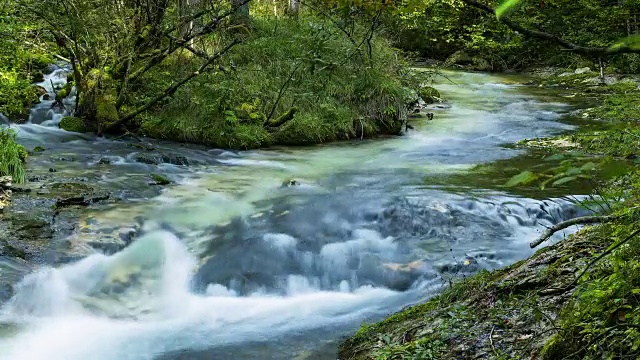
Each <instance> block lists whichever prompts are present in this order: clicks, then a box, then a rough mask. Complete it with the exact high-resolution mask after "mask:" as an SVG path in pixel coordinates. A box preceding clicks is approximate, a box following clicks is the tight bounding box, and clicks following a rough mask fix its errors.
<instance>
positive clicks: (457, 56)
mask: <svg viewBox="0 0 640 360" xmlns="http://www.w3.org/2000/svg"><path fill="white" fill-rule="evenodd" d="M445 63H446V64H448V65H469V64H471V63H473V59H472V58H471V56H469V54H467V53H466V52H464V51H463V50H458V51H456V52H454V53H453V54H451V56H449V57H448V58H447V60H446V61H445Z"/></svg>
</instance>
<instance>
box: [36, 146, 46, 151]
mask: <svg viewBox="0 0 640 360" xmlns="http://www.w3.org/2000/svg"><path fill="white" fill-rule="evenodd" d="M45 150H46V149H45V148H44V147H42V146H36V147H34V148H33V152H43V151H45Z"/></svg>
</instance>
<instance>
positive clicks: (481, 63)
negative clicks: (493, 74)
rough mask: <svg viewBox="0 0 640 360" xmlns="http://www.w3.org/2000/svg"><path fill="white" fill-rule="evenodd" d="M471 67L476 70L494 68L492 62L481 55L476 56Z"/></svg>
mask: <svg viewBox="0 0 640 360" xmlns="http://www.w3.org/2000/svg"><path fill="white" fill-rule="evenodd" d="M471 67H472V69H473V70H476V71H490V70H491V69H492V66H491V63H489V62H488V61H487V60H486V59H483V58H481V57H474V58H473V59H472V65H471Z"/></svg>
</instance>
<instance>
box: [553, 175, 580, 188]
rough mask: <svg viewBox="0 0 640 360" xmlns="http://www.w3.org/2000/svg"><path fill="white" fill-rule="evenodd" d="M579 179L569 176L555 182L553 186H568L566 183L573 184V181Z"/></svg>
mask: <svg viewBox="0 0 640 360" xmlns="http://www.w3.org/2000/svg"><path fill="white" fill-rule="evenodd" d="M577 178H578V177H577V176H567V177H563V178H562V179H560V180H558V181H555V182H554V183H553V186H558V185H562V184H566V183H568V182H571V181H573V180H575V179H577Z"/></svg>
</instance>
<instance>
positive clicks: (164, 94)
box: [106, 39, 240, 132]
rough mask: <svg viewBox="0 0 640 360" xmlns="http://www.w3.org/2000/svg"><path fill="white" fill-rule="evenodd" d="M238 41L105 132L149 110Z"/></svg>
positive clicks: (237, 41) (113, 124)
mask: <svg viewBox="0 0 640 360" xmlns="http://www.w3.org/2000/svg"><path fill="white" fill-rule="evenodd" d="M239 43H240V40H237V39H236V40H234V41H233V42H232V43H231V44H229V45H227V46H226V47H225V48H224V49H222V50H220V51H218V52H217V53H215V54H214V55H213V56H211V57H209V58H208V59H207V61H205V62H204V63H203V64H202V65H201V66H200V67H199V68H198V70H196V71H194V72H192V73H191V74H189V75H187V76H185V77H184V78H183V79H182V80H180V81H179V82H177V83H176V84H174V85H171V86H169V87H168V88H167V89H165V90H164V91H163V92H162V93H161V94H159V95H158V96H156V97H155V98H153V99H151V100H150V101H149V102H147V103H146V104H145V105H143V106H141V107H139V108H138V109H136V110H134V111H133V112H131V113H129V114H127V115H125V116H124V117H122V118H120V119H119V120H117V121H115V122H114V123H112V124H110V125H108V127H107V129H106V131H107V132H109V131H113V130H115V129H117V128H119V127H121V126H123V125H125V124H126V123H127V122H129V121H131V120H132V119H133V118H135V117H136V116H138V115H140V114H141V113H143V112H145V111H147V110H149V109H150V108H151V107H152V106H153V105H155V104H157V103H158V102H159V101H161V100H163V99H164V98H166V97H168V96H171V95H173V94H174V93H175V92H176V90H178V88H180V87H181V86H182V85H184V84H186V83H187V82H189V81H190V80H191V79H193V78H194V77H196V76H198V75H200V74H201V73H203V72H204V71H206V70H207V67H209V65H211V64H212V63H213V62H214V61H216V60H218V59H219V58H220V57H221V56H222V55H224V54H225V53H226V52H227V51H229V50H231V48H232V47H234V46H236V45H237V44H239Z"/></svg>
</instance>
